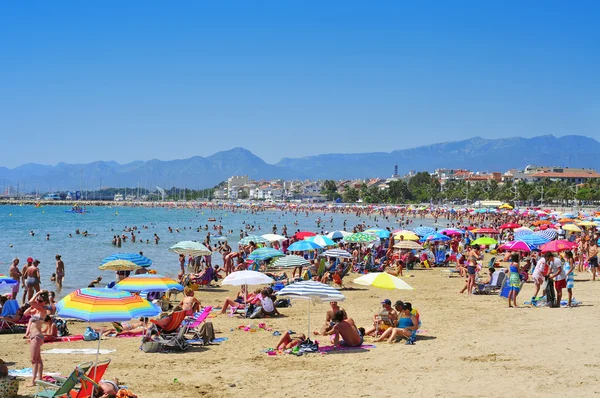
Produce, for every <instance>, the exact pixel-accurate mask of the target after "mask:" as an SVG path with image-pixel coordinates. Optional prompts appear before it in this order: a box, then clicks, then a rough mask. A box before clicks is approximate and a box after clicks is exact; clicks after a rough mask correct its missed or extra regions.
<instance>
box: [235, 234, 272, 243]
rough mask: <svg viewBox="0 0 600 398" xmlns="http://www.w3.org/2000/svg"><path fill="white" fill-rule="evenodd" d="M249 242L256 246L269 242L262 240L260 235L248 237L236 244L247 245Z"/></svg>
mask: <svg viewBox="0 0 600 398" xmlns="http://www.w3.org/2000/svg"><path fill="white" fill-rule="evenodd" d="M250 242H254V243H256V244H258V243H269V241H268V240H267V239H265V238H263V237H262V236H260V235H248V236H246V237H244V238H242V239H240V241H239V242H238V245H249V244H250Z"/></svg>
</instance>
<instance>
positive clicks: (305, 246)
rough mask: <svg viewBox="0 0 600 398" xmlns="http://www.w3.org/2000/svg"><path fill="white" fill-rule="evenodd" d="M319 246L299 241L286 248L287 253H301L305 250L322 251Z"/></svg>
mask: <svg viewBox="0 0 600 398" xmlns="http://www.w3.org/2000/svg"><path fill="white" fill-rule="evenodd" d="M322 248H323V247H321V246H320V245H317V244H316V243H315V242H310V241H307V240H300V241H298V242H294V243H292V244H291V245H289V246H288V248H287V251H288V252H303V251H305V250H316V249H322Z"/></svg>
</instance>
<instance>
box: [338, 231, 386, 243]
mask: <svg viewBox="0 0 600 398" xmlns="http://www.w3.org/2000/svg"><path fill="white" fill-rule="evenodd" d="M376 240H379V237H378V236H377V235H373V234H368V233H365V232H357V233H355V234H352V235H350V236H346V237H345V238H344V242H349V243H371V242H375V241H376Z"/></svg>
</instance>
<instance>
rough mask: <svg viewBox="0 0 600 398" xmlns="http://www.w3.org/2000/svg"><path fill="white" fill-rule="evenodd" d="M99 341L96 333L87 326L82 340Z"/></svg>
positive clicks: (98, 335)
mask: <svg viewBox="0 0 600 398" xmlns="http://www.w3.org/2000/svg"><path fill="white" fill-rule="evenodd" d="M99 339H100V334H98V332H96V331H95V330H94V329H92V328H91V327H89V326H88V327H87V328H86V329H85V332H83V340H84V341H94V340H99Z"/></svg>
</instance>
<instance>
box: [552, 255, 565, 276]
mask: <svg viewBox="0 0 600 398" xmlns="http://www.w3.org/2000/svg"><path fill="white" fill-rule="evenodd" d="M550 268H551V269H552V274H553V275H554V274H555V273H557V272H558V269H559V268H560V273H559V274H558V275H556V277H554V280H557V281H562V280H563V279H565V278H566V277H567V274H566V273H565V267H563V263H562V261H560V260H559V259H558V258H555V259H554V260H552V262H551V263H550Z"/></svg>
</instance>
